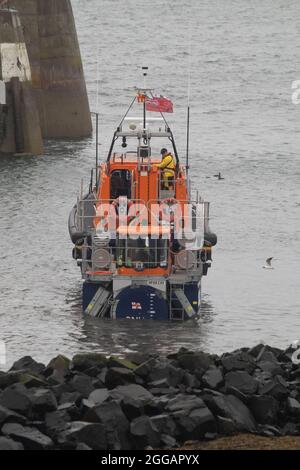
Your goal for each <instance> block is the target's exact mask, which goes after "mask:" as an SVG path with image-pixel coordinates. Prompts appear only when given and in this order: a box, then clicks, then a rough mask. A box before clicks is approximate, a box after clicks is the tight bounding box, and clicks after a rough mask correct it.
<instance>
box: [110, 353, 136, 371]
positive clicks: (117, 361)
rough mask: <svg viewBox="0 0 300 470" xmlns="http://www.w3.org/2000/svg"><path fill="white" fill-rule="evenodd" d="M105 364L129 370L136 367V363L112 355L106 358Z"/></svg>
mask: <svg viewBox="0 0 300 470" xmlns="http://www.w3.org/2000/svg"><path fill="white" fill-rule="evenodd" d="M107 366H108V367H109V368H111V367H113V368H114V367H117V368H124V369H129V370H131V371H134V370H136V368H137V365H136V364H134V363H133V362H131V361H128V360H127V359H121V358H119V357H115V356H112V357H110V358H109V359H108V362H107Z"/></svg>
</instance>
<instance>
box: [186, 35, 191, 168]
mask: <svg viewBox="0 0 300 470" xmlns="http://www.w3.org/2000/svg"><path fill="white" fill-rule="evenodd" d="M191 65H192V28H190V37H189V67H188V71H189V72H188V100H187V101H188V102H187V130H186V174H187V175H188V174H189V169H190V116H191V106H190V97H191Z"/></svg>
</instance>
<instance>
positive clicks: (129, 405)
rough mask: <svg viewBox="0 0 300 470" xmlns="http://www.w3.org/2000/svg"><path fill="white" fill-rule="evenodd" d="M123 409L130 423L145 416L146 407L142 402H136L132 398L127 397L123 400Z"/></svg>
mask: <svg viewBox="0 0 300 470" xmlns="http://www.w3.org/2000/svg"><path fill="white" fill-rule="evenodd" d="M121 408H122V410H123V413H124V414H125V416H126V418H127V419H128V420H129V421H132V420H133V419H135V418H138V417H139V416H142V415H143V414H144V409H145V407H144V406H143V405H141V403H140V401H136V400H134V399H133V398H130V397H125V398H123V399H122V401H121ZM156 411H157V410H156ZM146 414H148V413H146Z"/></svg>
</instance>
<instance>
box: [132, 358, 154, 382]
mask: <svg viewBox="0 0 300 470" xmlns="http://www.w3.org/2000/svg"><path fill="white" fill-rule="evenodd" d="M156 364H157V361H156V359H154V358H151V359H149V360H148V361H146V362H143V363H142V364H140V365H139V366H138V367H137V368H136V369H135V371H134V373H135V375H137V376H139V377H142V378H146V377H147V376H148V375H149V374H150V371H151V370H152V369H153V367H155V365H156Z"/></svg>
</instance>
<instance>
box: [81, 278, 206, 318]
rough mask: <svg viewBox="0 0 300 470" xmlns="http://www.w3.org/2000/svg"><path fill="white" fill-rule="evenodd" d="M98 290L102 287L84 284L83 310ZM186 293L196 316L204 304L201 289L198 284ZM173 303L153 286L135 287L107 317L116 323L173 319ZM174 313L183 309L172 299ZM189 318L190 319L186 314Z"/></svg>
mask: <svg viewBox="0 0 300 470" xmlns="http://www.w3.org/2000/svg"><path fill="white" fill-rule="evenodd" d="M98 289H99V284H96V283H91V282H85V283H84V285H83V310H84V311H85V310H86V309H87V307H88V305H89V304H90V302H91V301H92V299H93V297H94V296H95V294H96V293H97V291H98ZM184 293H185V295H186V297H187V299H188V301H189V302H190V305H191V306H192V307H193V311H194V313H195V314H197V313H198V312H199V309H200V304H201V296H200V286H199V285H198V284H197V283H192V284H187V285H185V287H184ZM170 304H171V300H170V298H169V297H168V296H167V298H166V297H165V296H164V295H163V294H162V293H161V292H160V291H159V290H157V289H155V288H153V287H151V286H146V285H142V286H132V287H126V288H125V289H123V290H122V291H121V292H120V293H119V294H118V295H117V296H116V297H115V299H114V303H113V307H112V308H111V309H109V310H108V312H107V315H106V316H107V318H111V319H116V320H125V319H127V320H152V321H153V320H155V321H169V320H170V319H171V313H170V311H171V307H170ZM172 308H173V309H174V311H177V310H178V309H180V308H181V309H182V306H181V305H180V302H179V300H176V299H175V300H174V298H173V300H172ZM186 319H188V316H187V315H186Z"/></svg>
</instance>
